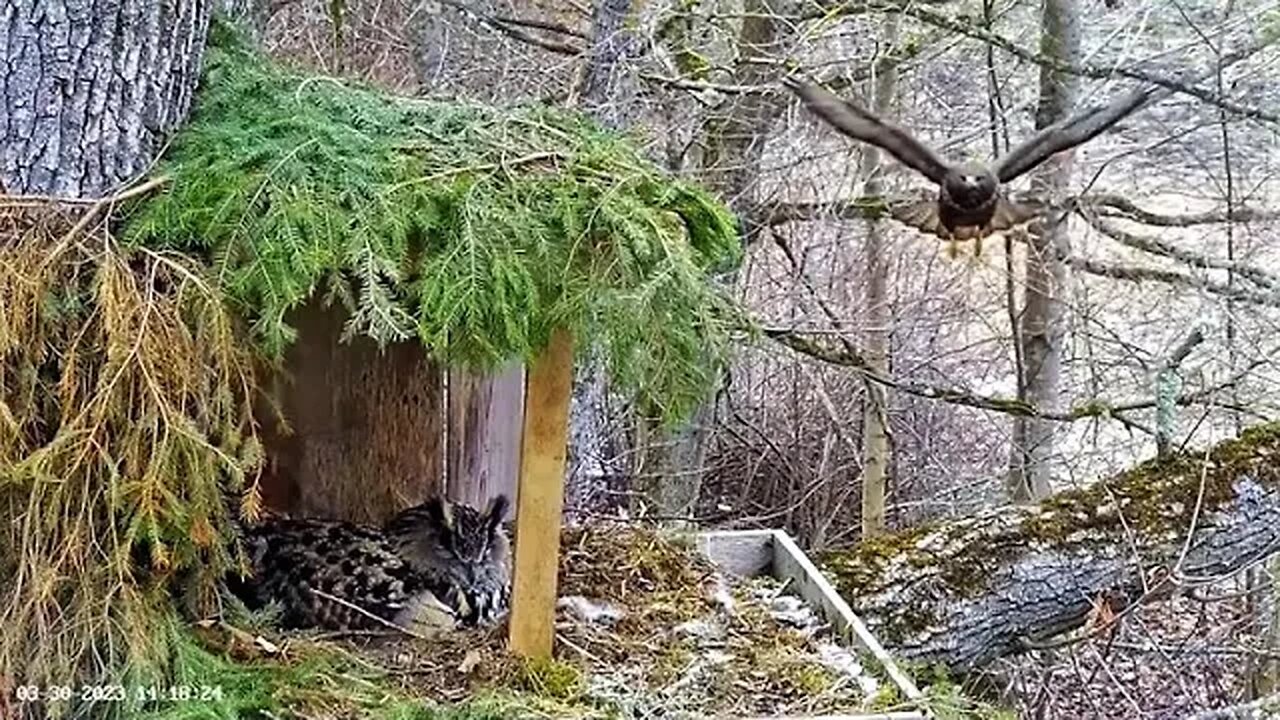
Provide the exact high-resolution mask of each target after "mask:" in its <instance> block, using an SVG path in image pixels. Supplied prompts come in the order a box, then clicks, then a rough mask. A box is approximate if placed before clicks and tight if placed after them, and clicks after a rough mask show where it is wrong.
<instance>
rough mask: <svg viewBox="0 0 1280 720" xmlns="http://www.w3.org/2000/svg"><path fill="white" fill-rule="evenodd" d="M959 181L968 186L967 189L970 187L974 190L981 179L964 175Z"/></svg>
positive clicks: (980, 182)
mask: <svg viewBox="0 0 1280 720" xmlns="http://www.w3.org/2000/svg"><path fill="white" fill-rule="evenodd" d="M960 179H961V180H963V181H964V184H965V185H968V186H969V187H972V188H976V187H978V186H979V185H980V184H982V178H980V177H978V176H977V175H965V176H964V177H962V178H960Z"/></svg>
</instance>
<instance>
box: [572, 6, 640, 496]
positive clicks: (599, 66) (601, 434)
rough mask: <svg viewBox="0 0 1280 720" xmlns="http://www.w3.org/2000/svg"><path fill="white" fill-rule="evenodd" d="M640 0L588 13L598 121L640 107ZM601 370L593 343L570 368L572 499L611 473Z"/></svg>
mask: <svg viewBox="0 0 1280 720" xmlns="http://www.w3.org/2000/svg"><path fill="white" fill-rule="evenodd" d="M642 4H643V0H597V2H596V4H595V11H594V13H593V14H592V18H591V37H592V38H593V42H592V45H591V52H590V55H589V57H588V60H587V65H586V67H585V69H584V71H583V74H582V82H581V86H580V95H579V100H580V105H581V107H582V109H583V110H585V111H586V112H587V113H588V114H590V115H591V116H592V117H593V118H595V119H596V120H597V121H598V122H600V123H601V124H602V125H604V126H606V127H610V128H614V129H618V130H621V129H625V128H626V127H628V126H629V125H630V124H631V123H632V121H633V120H634V119H635V116H636V113H637V111H638V109H639V108H638V107H637V104H636V99H637V85H636V78H635V77H633V76H632V73H631V71H630V68H629V67H628V65H629V63H630V62H631V61H633V60H634V59H635V58H636V56H637V53H638V52H639V40H638V39H637V38H636V37H635V34H634V32H633V30H632V27H631V26H632V25H634V22H632V21H633V20H634V18H635V17H638V15H639V11H640V7H641V5H642ZM629 18H630V20H629ZM605 375H606V373H605V369H604V365H603V362H602V361H601V360H600V357H599V353H598V352H597V351H596V350H595V349H594V348H592V349H591V350H590V351H589V353H588V355H587V357H586V360H585V362H581V363H579V364H578V367H577V368H576V370H575V372H574V379H573V398H572V400H571V402H570V406H569V458H568V460H569V463H568V464H569V488H570V503H571V504H576V502H578V501H580V499H581V498H583V497H586V496H590V495H593V494H595V493H597V492H599V491H601V490H602V489H603V487H604V485H605V484H606V483H607V479H608V477H609V476H610V475H612V474H613V473H614V468H613V467H612V464H613V460H614V458H615V457H616V456H617V454H618V453H616V452H614V451H613V445H614V443H613V442H611V439H610V437H609V426H610V423H609V417H608V413H607V412H606V408H607V402H606V400H607V393H608V386H607V383H606V378H605Z"/></svg>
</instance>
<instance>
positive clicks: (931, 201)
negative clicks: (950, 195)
mask: <svg viewBox="0 0 1280 720" xmlns="http://www.w3.org/2000/svg"><path fill="white" fill-rule="evenodd" d="M888 205H889V216H890V217H892V218H893V219H894V220H897V221H898V222H900V223H902V224H903V225H907V226H908V227H913V228H915V229H916V230H919V231H920V232H922V233H924V234H926V235H937V236H938V237H945V236H946V229H945V228H943V227H942V220H941V218H939V217H938V198H936V197H921V196H907V197H902V198H896V199H894V200H891V201H889V203H888Z"/></svg>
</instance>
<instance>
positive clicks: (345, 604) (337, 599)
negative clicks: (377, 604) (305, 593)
mask: <svg viewBox="0 0 1280 720" xmlns="http://www.w3.org/2000/svg"><path fill="white" fill-rule="evenodd" d="M311 592H313V593H315V594H316V595H319V596H320V597H322V598H324V599H325V600H328V601H330V602H336V603H338V604H339V605H341V606H343V607H345V608H348V609H350V610H355V611H356V612H358V613H360V614H361V615H364V616H365V617H367V618H369V619H370V620H373V621H374V622H377V623H381V624H383V625H386V626H387V627H389V628H391V629H393V630H399V631H400V632H402V633H404V634H405V635H408V636H409V637H413V638H417V639H419V640H432V639H433V638H430V637H428V636H426V635H423V634H422V633H419V632H414V631H413V630H410V629H409V628H407V627H401V626H399V625H397V624H395V623H393V622H391V621H390V620H387V619H385V618H380V617H378V616H377V615H374V614H373V613H371V612H369V611H368V610H365V609H364V608H362V607H360V606H359V605H356V604H355V603H351V602H348V601H346V600H343V599H342V598H340V597H334V596H333V595H330V594H329V593H327V592H325V591H323V590H316V589H315V588H312V589H311Z"/></svg>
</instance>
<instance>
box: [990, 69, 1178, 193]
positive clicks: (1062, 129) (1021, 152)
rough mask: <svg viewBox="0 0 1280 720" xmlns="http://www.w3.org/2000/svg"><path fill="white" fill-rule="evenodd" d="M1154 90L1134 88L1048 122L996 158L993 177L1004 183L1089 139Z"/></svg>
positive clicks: (1138, 106) (1134, 108) (1138, 105)
mask: <svg viewBox="0 0 1280 720" xmlns="http://www.w3.org/2000/svg"><path fill="white" fill-rule="evenodd" d="M1157 90H1158V88H1157V87H1155V86H1151V87H1148V88H1145V89H1141V90H1134V91H1133V92H1131V93H1129V94H1128V95H1121V96H1120V97H1118V98H1116V99H1115V100H1112V101H1111V103H1110V104H1108V105H1101V106H1096V105H1095V106H1094V107H1091V108H1088V109H1086V110H1083V111H1081V112H1078V113H1076V114H1075V115H1072V116H1071V117H1069V118H1066V119H1065V120H1062V121H1061V122H1057V123H1054V124H1053V125H1050V126H1049V127H1047V128H1045V129H1043V130H1041V131H1040V132H1038V133H1036V134H1035V135H1032V136H1031V137H1030V138H1028V139H1027V140H1026V141H1024V142H1023V143H1021V144H1020V145H1018V146H1017V147H1015V148H1014V149H1012V150H1010V151H1009V152H1007V153H1005V155H1004V156H1003V157H1001V158H999V159H998V160H997V161H996V164H995V173H996V177H997V178H999V179H1000V182H1002V183H1007V182H1009V181H1010V180H1013V179H1014V178H1016V177H1018V176H1019V175H1022V174H1023V173H1025V172H1027V171H1029V170H1031V169H1032V168H1034V167H1035V166H1037V165H1039V164H1040V163H1042V162H1044V161H1045V160H1048V159H1049V158H1050V157H1052V156H1053V155H1054V154H1055V153H1060V152H1062V151H1063V150H1069V149H1071V148H1073V147H1076V146H1077V145H1082V144H1084V143H1086V142H1088V141H1090V140H1092V139H1093V138H1095V137H1097V136H1098V135H1100V134H1101V133H1102V132H1103V131H1105V130H1106V129H1107V128H1109V127H1111V126H1113V125H1115V124H1116V123H1118V122H1120V121H1121V120H1123V119H1124V118H1126V117H1128V116H1129V115H1132V114H1133V113H1135V112H1137V111H1138V110H1140V109H1141V108H1142V106H1144V105H1146V104H1147V103H1148V102H1150V101H1151V100H1152V99H1153V98H1154V97H1155V95H1156V94H1157Z"/></svg>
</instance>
